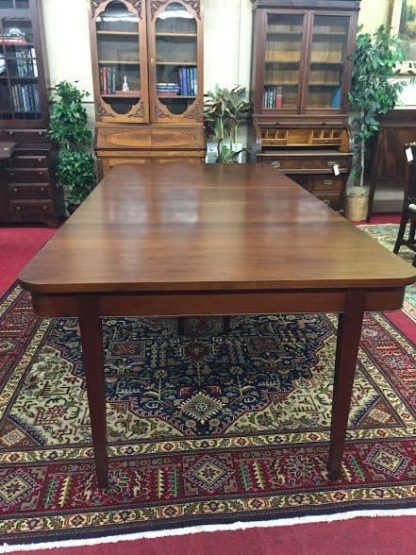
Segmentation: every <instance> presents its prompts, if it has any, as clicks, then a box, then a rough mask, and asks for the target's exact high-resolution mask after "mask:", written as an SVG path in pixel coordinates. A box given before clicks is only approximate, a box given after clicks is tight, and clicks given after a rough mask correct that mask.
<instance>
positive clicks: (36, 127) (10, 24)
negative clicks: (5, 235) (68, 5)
mask: <svg viewBox="0 0 416 555" xmlns="http://www.w3.org/2000/svg"><path fill="white" fill-rule="evenodd" d="M42 42H43V32H42V14H41V5H40V0H0V141H5V142H12V143H16V144H15V149H14V152H13V155H12V156H11V157H10V158H9V159H8V160H7V161H3V163H2V166H1V179H0V222H14V223H19V222H22V223H23V222H45V223H47V224H50V225H55V224H57V222H58V220H59V218H60V215H61V212H62V195H61V194H60V191H58V190H57V189H56V187H55V184H54V180H53V174H52V148H51V143H50V141H49V140H48V136H47V128H48V94H47V87H48V85H49V83H48V75H47V68H46V64H45V63H44V62H45V59H44V48H43V44H42Z"/></svg>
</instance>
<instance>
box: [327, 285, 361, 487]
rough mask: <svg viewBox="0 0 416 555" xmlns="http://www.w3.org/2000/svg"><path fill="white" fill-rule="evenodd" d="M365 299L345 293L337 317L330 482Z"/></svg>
mask: <svg viewBox="0 0 416 555" xmlns="http://www.w3.org/2000/svg"><path fill="white" fill-rule="evenodd" d="M365 297H366V294H365V291H350V292H348V293H347V298H346V304H345V311H344V313H342V314H340V315H339V324H338V338H337V352H336V357H335V374H334V394H333V400H332V419H331V438H330V447H329V477H330V478H331V479H332V480H336V479H337V478H339V476H340V474H341V463H342V453H343V451H344V444H345V436H346V433H347V424H348V414H349V411H350V404H351V395H352V388H353V383H354V376H355V368H356V364H357V355H358V347H359V344H360V337H361V327H362V321H363V315H364V308H365Z"/></svg>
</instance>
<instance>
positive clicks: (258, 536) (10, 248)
mask: <svg viewBox="0 0 416 555" xmlns="http://www.w3.org/2000/svg"><path fill="white" fill-rule="evenodd" d="M371 223H378V224H379V223H398V222H397V216H396V217H395V218H392V217H391V216H381V217H375V218H373V219H372V221H371ZM55 231H56V230H53V229H47V228H13V229H11V228H3V229H1V228H0V292H1V293H2V292H4V291H5V290H7V289H8V287H10V286H11V285H12V284H13V282H14V281H15V279H16V277H17V274H18V272H19V271H20V269H21V268H22V267H23V266H24V265H25V264H26V262H27V261H28V260H30V259H31V258H32V256H33V255H34V254H35V253H36V252H37V250H38V249H39V248H40V247H41V246H42V245H43V244H44V242H45V241H46V240H48V239H49V237H50V236H51V235H53V233H54V232H55ZM1 527H2V525H1V522H0V529H1ZM56 539H57V541H58V540H59V538H56ZM415 545H416V518H415V517H396V518H356V519H353V520H346V521H339V522H332V523H319V524H302V525H296V526H293V525H292V526H275V527H265V528H262V527H254V528H252V529H248V530H238V531H223V532H221V531H217V532H212V533H199V534H186V535H183V536H169V537H165V538H153V539H138V540H134V541H131V542H126V541H120V542H119V543H117V544H116V543H109V544H107V545H105V546H103V545H102V544H101V545H97V546H93V545H91V546H85V547H62V548H61V549H60V550H59V551H56V550H55V551H50V550H46V549H39V550H35V551H30V553H34V554H36V555H53V554H54V553H58V552H59V553H62V554H66V555H98V554H99V552H101V551H103V550H105V552H106V553H110V554H113V555H130V554H133V553H135V554H136V553H137V554H140V555H153V554H162V553H163V554H165V553H166V554H169V555H176V554H178V555H179V554H181V555H187V554H191V553H192V554H194V553H195V554H198V555H199V554H201V555H204V554H208V553H213V552H217V553H219V554H221V553H227V554H228V555H234V554H236V555H237V554H239V555H240V554H243V555H244V554H246V553H247V554H248V553H250V554H251V553H260V554H265V555H268V554H273V555H279V554H283V553H284V554H285V555H315V554H316V555H318V554H320V555H321V554H322V555H326V554H328V555H329V554H331V555H332V554H333V553H336V554H337V555H338V554H339V555H344V554H345V555H347V554H348V555H355V554H357V555H358V554H364V553H365V554H369V555H370V554H375V555H376V554H377V555H380V554H381V555H383V554H386V555H387V554H395V555H402V554H403V555H404V554H408V553H413V551H414V550H415ZM222 546H223V547H222ZM2 552H5V550H4V548H3V549H2V548H1V547H0V553H2ZM8 552H10V553H23V552H22V551H18V552H17V551H8ZM25 552H27V551H25Z"/></svg>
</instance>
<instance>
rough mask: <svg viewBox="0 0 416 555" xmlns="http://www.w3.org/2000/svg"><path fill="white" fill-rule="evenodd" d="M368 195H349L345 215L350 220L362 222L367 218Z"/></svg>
mask: <svg viewBox="0 0 416 555" xmlns="http://www.w3.org/2000/svg"><path fill="white" fill-rule="evenodd" d="M367 211H368V195H349V196H347V205H346V210H345V215H346V217H347V218H348V220H350V221H351V222H362V221H363V220H366V219H367Z"/></svg>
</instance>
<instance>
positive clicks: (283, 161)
mask: <svg viewBox="0 0 416 555" xmlns="http://www.w3.org/2000/svg"><path fill="white" fill-rule="evenodd" d="M258 161H259V162H265V163H268V164H270V165H271V167H272V168H273V169H275V170H278V171H283V172H285V173H286V172H287V170H290V171H291V172H296V173H310V172H319V173H328V174H333V173H334V165H335V164H338V168H339V171H340V173H348V172H349V171H350V169H351V157H350V156H337V154H336V153H335V154H334V155H333V156H328V157H327V156H325V157H315V156H301V155H299V154H297V155H296V156H284V155H282V156H279V155H277V154H276V155H273V156H270V155H267V156H264V155H261V154H259V155H258Z"/></svg>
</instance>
